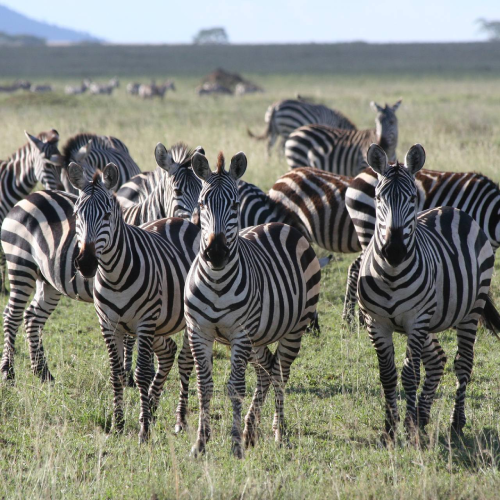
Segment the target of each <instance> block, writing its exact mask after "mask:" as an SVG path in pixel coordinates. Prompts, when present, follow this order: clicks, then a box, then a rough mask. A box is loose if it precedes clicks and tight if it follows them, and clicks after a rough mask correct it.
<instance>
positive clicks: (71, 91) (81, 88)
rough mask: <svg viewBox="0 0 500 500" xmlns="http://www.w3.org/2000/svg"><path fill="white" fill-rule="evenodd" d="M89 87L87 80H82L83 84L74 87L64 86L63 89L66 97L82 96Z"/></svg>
mask: <svg viewBox="0 0 500 500" xmlns="http://www.w3.org/2000/svg"><path fill="white" fill-rule="evenodd" d="M89 86H90V82H89V81H88V80H83V82H82V83H81V84H80V85H77V86H76V87H74V86H72V85H66V87H64V93H65V94H68V95H79V94H84V93H85V92H87V90H88V89H89Z"/></svg>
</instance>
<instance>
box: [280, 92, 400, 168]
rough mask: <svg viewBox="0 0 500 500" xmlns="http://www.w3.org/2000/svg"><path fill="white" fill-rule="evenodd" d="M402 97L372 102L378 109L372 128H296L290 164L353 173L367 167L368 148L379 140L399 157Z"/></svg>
mask: <svg viewBox="0 0 500 500" xmlns="http://www.w3.org/2000/svg"><path fill="white" fill-rule="evenodd" d="M400 104H401V99H400V100H399V101H397V102H396V103H395V104H394V105H393V106H389V105H388V104H386V105H385V107H382V106H379V105H378V104H377V103H375V102H372V103H371V106H372V108H373V109H374V110H375V111H376V112H377V116H376V118H375V128H374V129H368V130H342V129H340V128H338V127H337V128H333V127H332V126H328V125H319V124H312V125H305V126H303V127H300V128H298V129H296V130H294V131H293V132H292V133H291V134H290V136H289V137H288V139H287V140H286V142H285V157H286V161H287V162H288V166H289V167H290V168H291V169H293V168H298V167H315V168H319V169H321V170H326V171H327V172H332V173H334V174H340V175H346V176H349V177H353V176H355V175H357V174H358V173H359V172H360V171H361V170H363V169H364V168H366V167H367V163H366V152H367V151H368V148H369V147H370V144H372V143H374V142H375V143H377V144H379V145H380V146H382V148H383V149H384V151H385V152H386V153H387V155H388V156H389V159H390V161H395V160H396V147H397V145H398V119H397V116H396V111H397V109H398V108H399V106H400Z"/></svg>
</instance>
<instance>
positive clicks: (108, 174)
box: [102, 163, 118, 191]
mask: <svg viewBox="0 0 500 500" xmlns="http://www.w3.org/2000/svg"><path fill="white" fill-rule="evenodd" d="M102 183H103V184H104V187H105V188H106V189H107V190H108V191H112V190H113V189H114V188H115V187H116V185H117V184H118V167H117V166H116V165H115V164H114V163H108V164H107V165H106V166H105V167H104V169H103V171H102Z"/></svg>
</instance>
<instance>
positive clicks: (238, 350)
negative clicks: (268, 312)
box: [227, 331, 252, 458]
mask: <svg viewBox="0 0 500 500" xmlns="http://www.w3.org/2000/svg"><path fill="white" fill-rule="evenodd" d="M251 355H252V342H251V341H250V338H249V335H248V333H247V332H246V331H244V332H242V333H241V335H238V336H237V337H235V338H234V339H233V340H232V342H231V375H230V376H229V382H228V384H227V389H228V394H229V399H231V403H232V405H233V425H232V427H231V438H232V444H231V450H232V452H233V455H234V456H235V457H236V458H243V456H244V451H243V446H242V445H241V406H242V404H243V399H244V397H245V372H246V369H247V365H248V361H249V359H250V357H251Z"/></svg>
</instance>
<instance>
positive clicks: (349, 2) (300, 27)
mask: <svg viewBox="0 0 500 500" xmlns="http://www.w3.org/2000/svg"><path fill="white" fill-rule="evenodd" d="M0 3H2V4H4V5H7V6H8V7H10V8H12V9H14V10H17V11H18V12H21V13H23V14H25V15H28V16H30V17H32V18H34V19H36V20H40V21H47V22H50V23H52V24H57V25H59V26H62V27H66V28H72V29H76V30H79V31H87V32H89V33H91V34H93V35H95V36H97V37H100V38H103V39H105V40H107V41H110V42H116V43H190V42H191V39H192V37H193V35H194V34H195V33H197V31H198V30H199V29H201V28H209V27H213V26H223V27H225V28H226V31H227V33H228V35H229V38H230V41H231V42H233V43H266V42H277V43H290V42H299V43H301V42H349V41H359V40H363V41H367V42H428V41H436V42H444V41H472V40H484V39H485V36H484V35H483V34H481V33H480V32H479V31H478V27H477V25H476V24H475V23H474V21H475V20H476V19H477V18H479V17H484V18H487V19H500V0H473V1H470V0H469V1H464V0H455V1H453V0H374V1H369V0H342V1H335V0H330V1H324V0H286V1H283V0H194V1H184V2H182V1H179V0H176V1H172V0H164V1H161V0H133V1H131V0H120V1H117V0H83V1H81V0H80V1H74V0H45V1H43V2H41V1H40V0H0Z"/></svg>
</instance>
